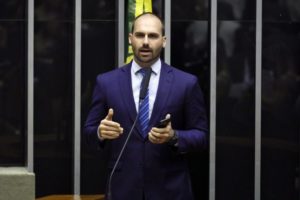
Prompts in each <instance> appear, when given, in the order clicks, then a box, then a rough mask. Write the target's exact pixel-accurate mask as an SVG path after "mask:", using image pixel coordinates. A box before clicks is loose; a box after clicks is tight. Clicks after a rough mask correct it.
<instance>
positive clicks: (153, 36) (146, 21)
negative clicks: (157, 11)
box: [129, 15, 166, 67]
mask: <svg viewBox="0 0 300 200" xmlns="http://www.w3.org/2000/svg"><path fill="white" fill-rule="evenodd" d="M129 44H131V45H132V49H133V54H134V60H135V61H136V62H137V63H138V64H139V65H140V66H141V67H149V66H151V65H152V64H153V63H154V62H155V61H156V60H157V59H158V58H159V56H160V52H161V50H162V48H163V47H165V45H166V37H165V36H163V35H162V24H161V22H160V21H159V19H157V18H156V17H155V16H152V15H144V16H141V17H140V18H138V19H137V20H136V21H135V25H134V30H133V33H130V34H129Z"/></svg>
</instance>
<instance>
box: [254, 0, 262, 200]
mask: <svg viewBox="0 0 300 200" xmlns="http://www.w3.org/2000/svg"><path fill="white" fill-rule="evenodd" d="M255 54H256V57H255V166H254V197H255V200H260V196H261V86H262V85H261V78H262V74H261V72H262V63H261V56H262V0H257V1H256V49H255Z"/></svg>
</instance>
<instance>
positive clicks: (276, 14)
mask: <svg viewBox="0 0 300 200" xmlns="http://www.w3.org/2000/svg"><path fill="white" fill-rule="evenodd" d="M263 19H264V20H271V21H272V20H276V21H278V20H280V21H281V20H286V21H300V1H299V0H286V1H279V0H277V1H274V0H264V1H263Z"/></svg>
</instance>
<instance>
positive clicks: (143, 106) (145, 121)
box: [139, 69, 149, 138]
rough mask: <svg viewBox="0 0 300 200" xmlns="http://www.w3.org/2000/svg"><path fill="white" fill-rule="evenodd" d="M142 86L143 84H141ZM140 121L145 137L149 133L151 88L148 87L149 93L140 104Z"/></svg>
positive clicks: (143, 72)
mask: <svg viewBox="0 0 300 200" xmlns="http://www.w3.org/2000/svg"><path fill="white" fill-rule="evenodd" d="M139 73H141V74H142V75H143V77H145V74H146V73H145V70H143V69H141V70H140V71H139ZM141 87H142V86H141ZM139 122H140V125H141V128H142V134H143V137H144V138H146V137H147V135H148V133H147V128H148V125H149V89H148V88H147V93H146V97H145V98H144V99H143V100H141V101H140V105H139Z"/></svg>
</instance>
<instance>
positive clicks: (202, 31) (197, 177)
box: [167, 1, 210, 200]
mask: <svg viewBox="0 0 300 200" xmlns="http://www.w3.org/2000/svg"><path fill="white" fill-rule="evenodd" d="M172 2H173V1H172ZM174 6H176V4H172V7H174ZM173 16H174V17H173ZM177 17H178V16H176V13H175V14H172V24H171V27H172V30H171V41H168V40H167V42H171V52H172V55H171V64H172V66H175V67H176V68H178V69H181V70H183V71H186V72H188V73H191V74H194V75H196V76H197V77H198V80H199V83H200V86H201V88H202V91H203V93H204V98H205V102H206V104H207V105H206V111H207V114H208V113H209V88H210V63H209V38H208V37H209V35H208V29H209V26H208V22H207V21H196V20H195V21H193V20H184V21H180V20H178V18H177ZM174 18H175V19H174ZM188 157H189V161H190V172H191V179H192V186H193V192H194V196H195V199H204V200H205V199H208V163H209V161H208V151H204V152H202V153H195V154H189V156H188Z"/></svg>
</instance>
